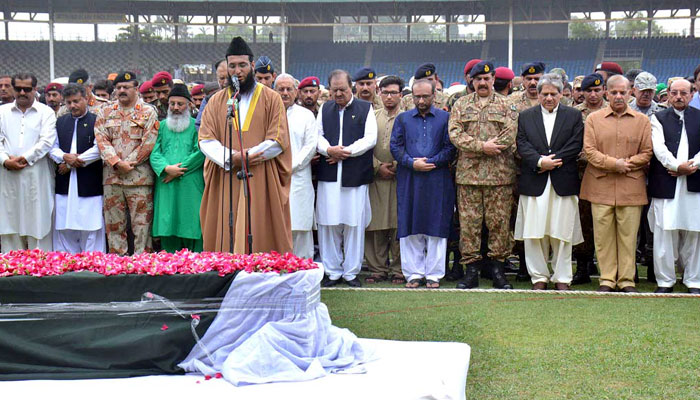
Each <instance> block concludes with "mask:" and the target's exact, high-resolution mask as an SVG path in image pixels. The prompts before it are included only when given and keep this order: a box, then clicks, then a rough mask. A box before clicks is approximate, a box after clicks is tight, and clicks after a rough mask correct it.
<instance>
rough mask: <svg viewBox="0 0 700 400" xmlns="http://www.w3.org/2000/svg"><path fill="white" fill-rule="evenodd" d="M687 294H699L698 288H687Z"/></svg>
mask: <svg viewBox="0 0 700 400" xmlns="http://www.w3.org/2000/svg"><path fill="white" fill-rule="evenodd" d="M688 293H690V294H700V289H699V288H695V287H692V288H688Z"/></svg>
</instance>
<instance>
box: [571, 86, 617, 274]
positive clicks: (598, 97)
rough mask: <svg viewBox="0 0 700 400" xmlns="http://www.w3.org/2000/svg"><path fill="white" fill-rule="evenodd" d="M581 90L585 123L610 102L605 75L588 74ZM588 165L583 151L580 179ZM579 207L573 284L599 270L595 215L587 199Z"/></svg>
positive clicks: (579, 171) (582, 114)
mask: <svg viewBox="0 0 700 400" xmlns="http://www.w3.org/2000/svg"><path fill="white" fill-rule="evenodd" d="M581 92H583V98H584V101H583V103H581V104H579V105H577V106H576V107H575V108H576V109H577V110H579V111H581V117H582V118H583V122H584V123H585V122H586V118H588V116H589V115H591V113H593V112H595V111H598V110H601V109H603V108H605V107H607V106H608V102H607V101H606V100H605V98H604V97H603V95H604V94H605V81H604V80H603V76H602V75H600V74H598V73H593V74H590V75H586V76H585V77H584V78H583V79H582V80H581ZM587 165H588V162H587V161H586V157H585V156H584V154H583V152H581V154H580V155H579V160H578V175H579V179H582V178H583V173H584V171H585V170H586V166H587ZM578 208H579V215H580V217H581V231H582V233H583V243H581V244H579V245H576V246H574V250H573V254H574V258H575V259H576V273H575V274H574V277H573V280H572V281H571V284H572V285H580V284H583V283H589V282H590V281H591V274H595V273H597V272H598V270H597V269H596V266H595V264H594V263H593V255H594V254H595V246H594V242H593V215H592V214H591V203H590V202H588V201H587V200H583V199H579V202H578Z"/></svg>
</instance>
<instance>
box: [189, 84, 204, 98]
mask: <svg viewBox="0 0 700 400" xmlns="http://www.w3.org/2000/svg"><path fill="white" fill-rule="evenodd" d="M203 90H204V85H202V84H199V85H194V86H193V87H192V91H190V95H192V96H196V95H198V94H203V93H204V92H203Z"/></svg>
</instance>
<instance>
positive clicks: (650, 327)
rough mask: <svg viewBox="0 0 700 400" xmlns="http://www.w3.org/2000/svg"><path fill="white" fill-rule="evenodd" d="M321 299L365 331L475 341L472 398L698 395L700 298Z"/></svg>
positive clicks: (385, 295) (344, 321)
mask: <svg viewBox="0 0 700 400" xmlns="http://www.w3.org/2000/svg"><path fill="white" fill-rule="evenodd" d="M509 279H510V280H511V281H514V277H509ZM490 285H491V281H489V280H485V279H484V280H481V287H482V288H490ZM367 287H391V285H390V284H379V285H376V286H374V285H373V286H369V285H365V288H367ZM443 287H446V288H454V283H448V282H443ZM638 287H639V288H640V290H642V291H645V292H650V291H653V289H654V287H655V285H654V284H651V283H646V281H645V280H643V282H642V283H641V284H639V285H638ZM516 288H522V289H525V288H530V285H529V284H527V283H518V284H516ZM574 288H575V289H585V290H595V288H597V282H593V283H592V284H590V285H584V286H583V287H581V286H577V287H574ZM676 290H677V292H678V291H679V292H684V288H683V287H682V285H677V286H676ZM322 301H323V302H324V303H325V304H326V305H327V306H328V309H329V311H330V315H331V318H332V319H333V324H334V325H336V326H339V327H344V328H349V329H350V330H351V331H352V332H354V333H355V334H356V335H357V336H359V337H366V338H378V339H392V340H420V341H453V342H463V343H467V344H469V345H470V346H471V349H472V353H471V361H470V367H469V375H468V377H467V387H466V393H467V398H468V399H700V298H644V297H612V296H590V295H583V294H580V295H576V294H571V295H560V294H539V293H518V294H513V293H511V294H506V293H503V294H501V293H470V292H469V291H460V292H456V293H455V292H439V291H413V292H411V291H402V292H373V291H363V290H353V291H333V290H324V291H323V292H322ZM415 378H419V377H412V379H415ZM407 382H410V380H408V381H404V382H395V383H394V384H397V385H405V384H407ZM387 384H392V383H390V382H387Z"/></svg>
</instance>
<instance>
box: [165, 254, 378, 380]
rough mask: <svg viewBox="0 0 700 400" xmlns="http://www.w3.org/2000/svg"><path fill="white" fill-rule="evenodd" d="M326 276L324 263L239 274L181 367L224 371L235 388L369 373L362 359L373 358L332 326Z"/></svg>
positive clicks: (347, 334)
mask: <svg viewBox="0 0 700 400" xmlns="http://www.w3.org/2000/svg"><path fill="white" fill-rule="evenodd" d="M322 278H323V268H319V269H315V270H309V271H303V272H297V273H293V274H286V275H277V274H271V273H268V274H262V273H251V274H249V273H245V272H240V273H239V274H238V275H237V276H236V279H234V281H233V283H232V284H231V287H230V288H229V291H228V293H227V294H226V297H225V298H224V300H223V302H222V304H221V309H220V310H219V312H218V314H217V316H216V318H215V319H214V321H213V322H212V324H211V326H210V327H209V329H207V332H206V333H205V334H204V336H203V337H202V339H201V342H200V345H195V346H194V348H193V349H192V351H191V352H190V354H189V355H188V356H187V358H185V360H184V361H182V363H180V364H178V365H179V366H180V367H181V368H183V369H184V370H185V371H187V372H198V373H202V374H204V375H211V376H214V375H215V374H216V373H217V372H221V373H222V374H223V376H224V378H225V379H226V380H228V381H229V382H231V383H232V384H234V385H237V386H240V385H247V384H256V383H267V382H293V381H307V380H312V379H317V378H320V377H323V376H325V375H327V374H329V373H334V372H339V371H343V370H350V369H353V370H355V372H363V371H362V367H361V366H359V365H360V364H362V363H364V362H366V361H368V360H369V359H370V356H369V355H368V354H367V353H366V352H365V351H364V349H363V347H362V346H361V345H360V344H359V342H358V341H357V337H356V336H355V335H354V334H353V333H352V332H350V331H349V330H347V329H340V328H337V327H335V326H333V325H331V319H330V316H329V315H328V309H327V308H326V306H325V304H323V303H321V301H320V299H321V289H320V283H321V279H322ZM203 348H204V349H206V351H205V350H204V349H203ZM207 351H208V352H209V353H210V354H211V358H210V357H209V356H208V355H207V354H206V352H207ZM346 372H349V371H346Z"/></svg>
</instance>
